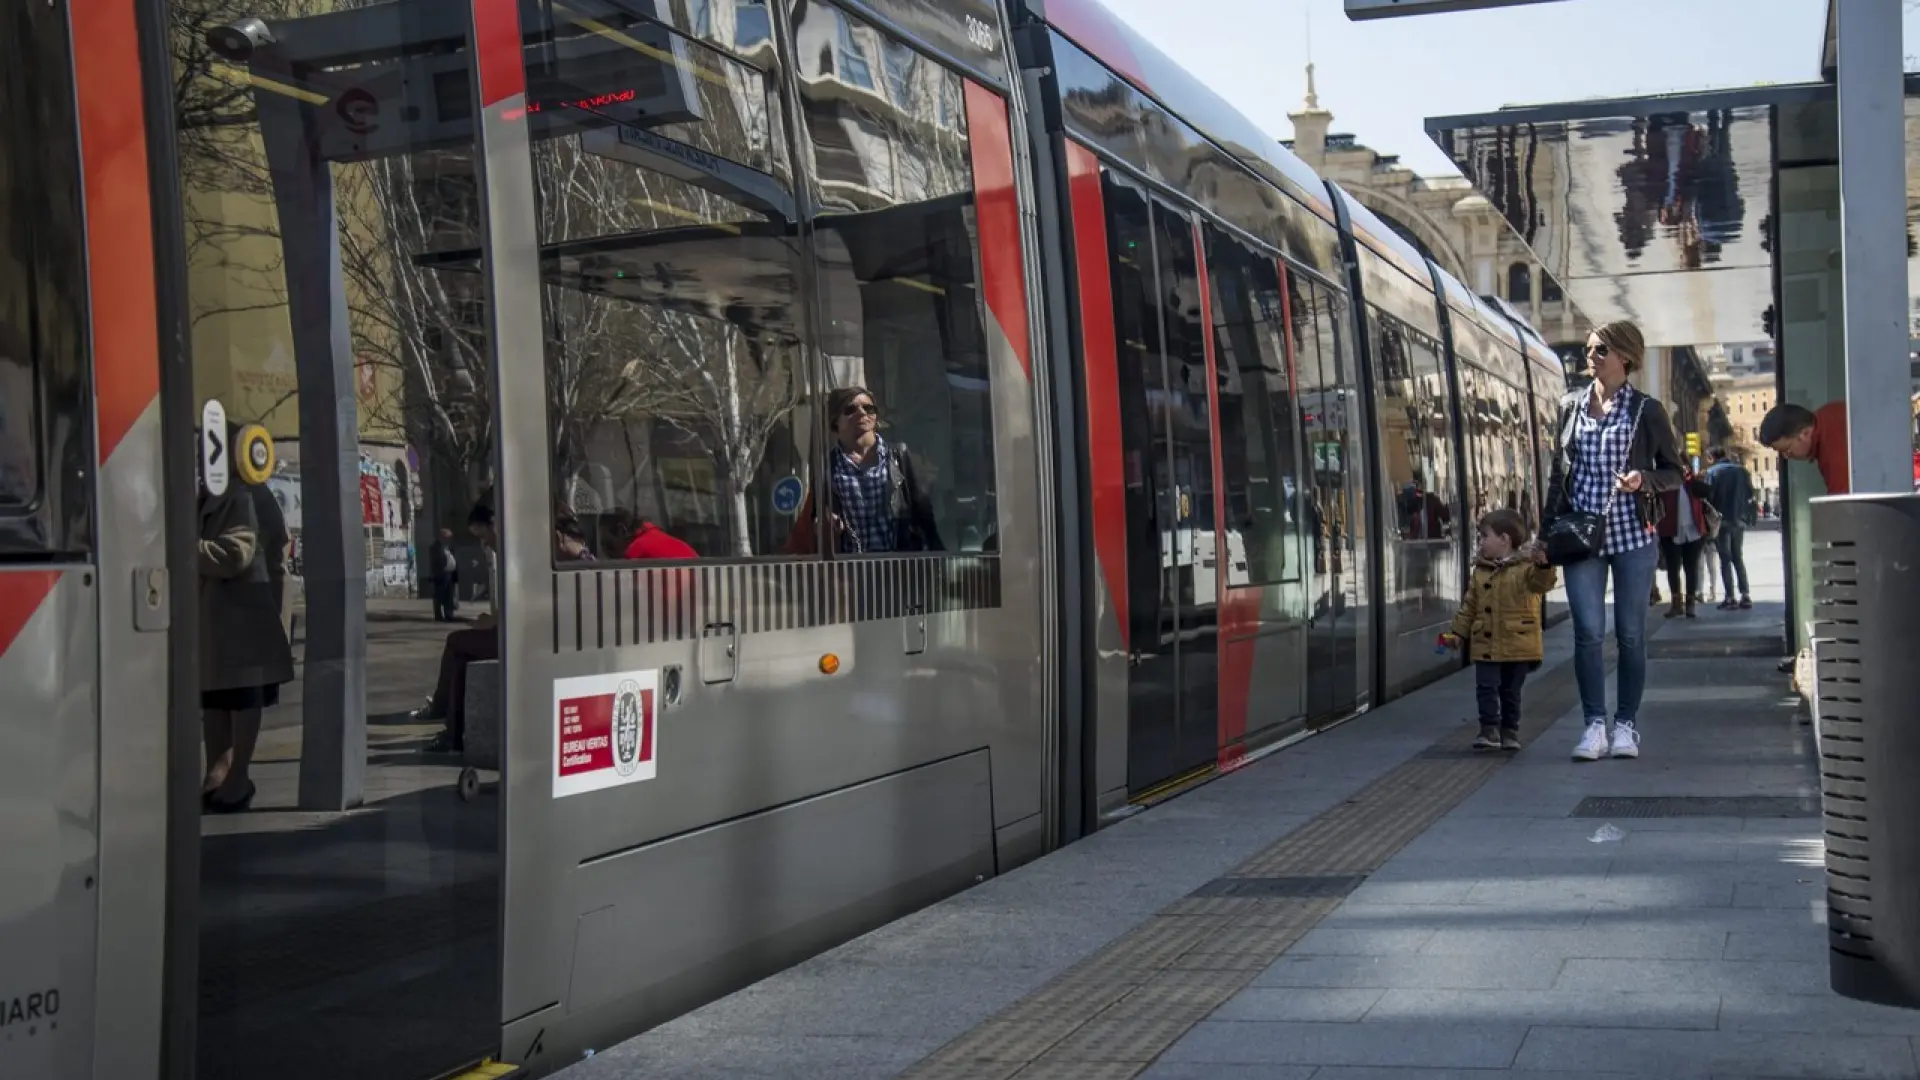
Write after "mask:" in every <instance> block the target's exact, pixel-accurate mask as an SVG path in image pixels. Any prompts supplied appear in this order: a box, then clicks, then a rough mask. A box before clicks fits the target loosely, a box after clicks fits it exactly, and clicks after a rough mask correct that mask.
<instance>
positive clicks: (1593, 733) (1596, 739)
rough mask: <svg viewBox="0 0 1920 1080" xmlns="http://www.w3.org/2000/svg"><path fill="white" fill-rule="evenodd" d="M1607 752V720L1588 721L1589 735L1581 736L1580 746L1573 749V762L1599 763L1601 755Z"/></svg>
mask: <svg viewBox="0 0 1920 1080" xmlns="http://www.w3.org/2000/svg"><path fill="white" fill-rule="evenodd" d="M1606 752H1607V722H1606V721H1605V720H1589V721H1587V733H1586V734H1585V735H1582V736H1580V745H1579V746H1576V747H1574V748H1573V760H1575V761H1598V760H1600V755H1601V754H1604V753H1606Z"/></svg>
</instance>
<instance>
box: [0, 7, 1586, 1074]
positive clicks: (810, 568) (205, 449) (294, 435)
mask: <svg viewBox="0 0 1920 1080" xmlns="http://www.w3.org/2000/svg"><path fill="white" fill-rule="evenodd" d="M6 23H7V26H8V28H9V30H10V33H7V34H4V35H0V80H5V86H6V95H5V100H7V101H8V102H9V103H10V104H11V105H12V106H13V107H11V108H9V109H7V110H5V111H4V113H0V190H4V192H5V194H6V197H7V199H8V202H7V209H6V213H5V215H4V217H0V236H3V237H4V243H0V258H4V259H5V260H6V261H7V265H6V267H5V269H4V272H0V298H3V300H4V302H3V303H0V701H3V702H4V703H5V704H4V706H0V1076H6V1077H8V1078H23V1080H78V1078H81V1077H95V1076H114V1077H128V1078H146V1077H151V1078H156V1080H157V1078H166V1080H190V1078H192V1080H240V1078H249V1080H251V1078H256V1077H261V1076H276V1077H282V1078H289V1077H292V1078H302V1077H309V1076H311V1077H320V1076H323V1075H324V1076H335V1075H341V1074H349V1075H355V1076H359V1077H363V1078H366V1080H388V1078H392V1080H425V1078H429V1077H441V1076H458V1075H473V1076H501V1075H507V1074H509V1073H511V1072H514V1071H515V1070H520V1071H523V1072H524V1073H525V1074H526V1075H541V1074H545V1073H549V1072H552V1071H554V1070H556V1069H559V1068H561V1067H563V1066H565V1065H566V1064H568V1063H570V1062H573V1061H577V1060H579V1059H580V1057H581V1056H582V1055H583V1054H584V1053H586V1052H588V1051H590V1050H593V1049H595V1048H601V1047H605V1046H608V1045H610V1044H612V1043H614V1042H616V1041H618V1040H620V1039H622V1038H625V1037H627V1036H630V1035H632V1034H634V1033H636V1032H638V1031H640V1030H643V1029H644V1028H646V1027H648V1026H651V1025H654V1024H657V1023H659V1022H662V1021H664V1020H666V1019H668V1018H670V1017H672V1016H675V1015H677V1014H679V1013H682V1012H685V1011H687V1010H688V1009H691V1008H693V1007H695V1006H697V1005H699V1004H701V1003H702V1002H705V1001H708V1000H711V999H713V998H714V997H716V996H718V995H721V994H724V993H726V992H729V991H731V990H734V989H737V988H739V987H741V986H744V985H746V984H747V983H749V982H751V981H753V980H755V979H757V978H759V977H762V976H764V975H766V974H768V973H771V972H772V971H775V970H778V969H780V968H781V967H784V966H787V965H790V964H792V963H794V962H796V961H798V960H799V959H801V958H804V957H806V956H808V955H811V954H814V953H817V952H819V951H821V950H823V949H826V948H829V947H831V946H832V945H834V944H836V943H838V942H841V941H844V940H847V939H848V938H850V937H852V936H855V935H857V934H859V933H862V932H864V931H865V930H867V929H870V928H872V927H874V926H876V925H879V924H880V923H882V922H885V921H886V920H888V919H891V918H894V917H897V916H899V915H900V914H903V913H905V912H907V911H910V910H913V909H914V908H916V907H919V906H923V905H925V904H928V903H930V902H933V901H935V900H937V899H940V898H942V897H944V896H947V895H950V894H952V893H955V892H957V891H959V890H963V889H965V888H967V887H969V886H970V885H972V884H974V883H976V882H978V881H981V880H983V879H985V878H986V877H988V876H991V875H994V874H998V873H1002V872H1005V871H1007V870H1009V869H1011V868H1013V867H1015V866H1018V865H1020V864H1021V863H1023V862H1026V861H1029V860H1032V859H1034V858H1036V857H1038V856H1040V855H1042V854H1043V853H1045V852H1047V851H1049V850H1052V849H1055V848H1057V847H1059V846H1061V845H1063V844H1066V843H1070V842H1072V841H1074V840H1076V839H1078V838H1079V837H1082V836H1085V835H1087V834H1089V833H1090V832H1092V831H1094V830H1096V829H1098V828H1099V827H1100V826H1101V825H1102V824H1103V823H1105V822H1107V821H1110V820H1113V819H1114V818H1116V817H1118V816H1121V815H1124V814H1126V813H1129V812H1131V811H1132V810H1133V809H1134V808H1137V807H1139V806H1142V805H1147V804H1150V803H1152V802H1154V801H1156V800H1158V799H1162V798H1165V797H1168V796H1170V795H1172V794H1175V793H1177V792H1178V791H1181V790H1184V789H1185V788H1186V787H1187V786H1190V785H1191V784H1194V783H1197V782H1200V781H1203V780H1205V779H1206V778H1207V777H1209V776H1211V775H1215V774H1218V773H1219V772H1221V771H1223V770H1229V769H1232V768H1235V767H1238V766H1239V765H1241V764H1243V763H1244V762H1246V761H1247V760H1249V758H1250V757H1252V756H1254V755H1258V754H1260V753H1262V752H1265V751H1266V750H1268V749H1270V748H1273V747H1277V746H1280V745H1282V744H1284V743H1285V742H1286V741H1288V740H1291V739H1294V738H1298V737H1301V736H1304V735H1306V734H1310V733H1311V732H1313V731H1315V730H1318V729H1321V728H1324V727H1326V726H1328V725H1330V724H1334V723H1338V722H1342V721H1347V720H1351V719H1353V718H1355V717H1357V716H1363V715H1364V713H1365V712H1366V711H1367V710H1368V709H1369V708H1371V707H1372V706H1373V705H1375V704H1377V703H1379V702H1382V701H1385V700H1388V699H1390V698H1392V697H1394V696H1396V695H1398V694H1402V693H1405V692H1407V691H1408V690H1409V689H1411V688H1413V687H1416V686H1419V685H1421V684H1423V683H1425V682H1427V681H1430V680H1432V679H1435V678H1438V677H1441V676H1443V675H1445V674H1447V673H1448V672H1450V671H1453V670H1456V669H1457V665H1458V661H1457V660H1454V659H1450V658H1448V657H1446V656H1440V655H1436V654H1435V652H1434V649H1433V645H1432V643H1433V640H1434V635H1435V633H1436V632H1437V630H1438V629H1439V628H1441V627H1442V626H1444V624H1445V622H1446V620H1447V619H1448V617H1449V613H1450V611H1451V609H1452V607H1453V605H1454V604H1455V603H1457V601H1458V599H1459V596H1460V591H1461V589H1462V586H1463V581H1464V577H1465V573H1466V567H1467V558H1468V554H1469V547H1470V543H1471V537H1472V534H1473V529H1472V525H1471V523H1472V522H1473V521H1474V520H1475V519H1476V517H1477V516H1478V515H1479V514H1481V513H1484V512H1485V511H1486V510H1489V509H1492V508H1494V507H1500V506H1506V507H1512V508H1515V509H1517V510H1519V511H1521V512H1522V513H1523V514H1524V515H1526V516H1527V517H1528V518H1529V519H1530V520H1531V519H1533V518H1535V517H1536V516H1537V510H1538V507H1539V503H1540V499H1541V497H1542V493H1543V492H1542V489H1543V486H1544V482H1545V474H1546V468H1545V462H1546V461H1547V460H1548V458H1547V456H1546V455H1547V454H1549V453H1550V452H1551V450H1552V447H1551V442H1552V436H1553V433H1552V432H1551V431H1550V430H1549V429H1548V427H1547V425H1546V423H1545V418H1546V417H1549V416H1551V415H1552V409H1553V404H1554V402H1555V400H1556V399H1557V398H1558V397H1559V396H1560V395H1561V394H1562V393H1563V392H1564V389H1565V385H1566V383H1565V373H1564V371H1563V369H1562V367H1561V364H1560V362H1559V360H1558V359H1557V358H1556V357H1555V355H1554V353H1553V352H1552V351H1551V350H1550V349H1548V347H1547V345H1546V343H1545V342H1544V341H1542V340H1541V339H1540V337H1539V336H1538V335H1537V334H1535V333H1534V332H1533V331H1532V330H1531V329H1530V328H1529V327H1527V326H1526V325H1525V324H1524V323H1523V322H1522V321H1521V320H1520V319H1519V318H1518V317H1517V316H1516V315H1515V313H1513V312H1512V311H1511V310H1510V309H1504V308H1501V307H1499V306H1497V305H1495V304H1493V303H1490V302H1488V301H1486V300H1483V299H1481V298H1479V297H1477V296H1475V295H1474V294H1473V292H1472V291H1471V290H1469V289H1468V288H1466V287H1465V286H1463V285H1462V284H1461V283H1460V282H1459V281H1456V280H1454V279H1453V278H1451V277H1450V276H1448V275H1447V274H1446V273H1445V272H1443V271H1442V270H1441V269H1440V268H1438V267H1437V266H1435V265H1434V264H1432V263H1431V262H1429V261H1427V260H1425V259H1424V258H1423V257H1422V256H1421V254H1420V253H1419V252H1418V251H1417V250H1416V249H1414V248H1413V247H1412V246H1411V245H1409V244H1408V243H1406V242H1405V241H1404V240H1402V239H1401V238H1400V237H1399V236H1398V235H1397V234H1396V233H1395V232H1394V231H1393V230H1392V229H1391V228H1390V227H1388V226H1387V225H1386V224H1385V223H1383V222H1382V221H1381V220H1380V219H1378V218H1377V217H1375V216H1374V215H1373V214H1371V213H1370V212H1368V211H1367V210H1366V208H1364V207H1363V206H1361V205H1360V204H1359V203H1358V202H1357V201H1355V200H1354V199H1353V198H1352V197H1351V196H1349V195H1348V194H1347V193H1346V192H1344V191H1342V190H1341V189H1340V188H1339V187H1337V186H1336V185H1332V184H1329V183H1326V182H1324V181H1323V180H1322V179H1321V178H1319V177H1318V176H1316V175H1315V174H1314V173H1313V172H1312V171H1311V170H1310V169H1308V168H1306V167H1305V166H1304V165H1303V164H1302V163H1301V162H1300V161H1299V160H1298V159H1297V158H1295V157H1293V156H1292V155H1291V154H1290V153H1289V152H1288V151H1287V150H1286V149H1285V148H1283V147H1282V146H1281V145H1280V144H1279V143H1277V142H1276V141H1275V140H1273V139H1272V138H1271V137H1269V136H1267V135H1266V134H1264V133H1262V132H1261V131H1259V130H1258V129H1257V128H1256V127H1255V126H1254V125H1253V124H1252V123H1250V122H1249V121H1248V120H1247V119H1246V118H1245V117H1243V116H1241V115H1240V114H1238V113H1236V112H1234V111H1233V110H1232V109H1231V108H1230V107H1229V106H1227V105H1226V104H1225V103H1224V102H1223V101H1222V100H1221V99H1220V98H1219V97H1217V96H1216V95H1215V94H1214V93H1213V92H1212V91H1210V90H1208V89H1207V88H1206V87H1205V86H1204V85H1202V83H1201V82H1200V81H1199V80H1197V79H1196V78H1194V77H1193V76H1192V75H1190V74H1188V73H1186V72H1184V71H1182V70H1181V69H1180V68H1179V67H1178V66H1176V65H1174V64H1173V63H1171V62H1170V61H1169V60H1168V59H1167V58H1166V57H1164V56H1163V55H1162V54H1160V53H1159V52H1158V51H1157V50H1156V49H1155V48H1154V47H1153V46H1152V45H1150V44H1149V43H1147V42H1146V41H1144V40H1142V39H1141V38H1140V37H1138V36H1137V35H1136V34H1135V33H1133V32H1132V31H1131V30H1130V29H1129V28H1128V27H1127V26H1126V25H1125V24H1124V23H1121V22H1119V21H1118V20H1116V19H1114V18H1113V17H1112V16H1111V15H1110V14H1109V13H1107V12H1106V11H1105V10H1104V9H1103V8H1101V7H1100V6H1099V5H1098V4H1097V3H1096V2H1094V0H1005V2H1004V3H1002V2H999V0H465V2H459V3H454V2H442V0H381V2H357V3H342V2H336V0H61V2H59V3H51V4H15V5H12V6H10V8H9V10H8V14H7V16H6Z"/></svg>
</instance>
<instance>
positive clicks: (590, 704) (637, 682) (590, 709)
mask: <svg viewBox="0 0 1920 1080" xmlns="http://www.w3.org/2000/svg"><path fill="white" fill-rule="evenodd" d="M659 700H660V673H659V672H658V671H620V672H615V673H613V674H610V675H582V676H580V677H578V678H573V679H555V680H554V682H553V797H554V798H556V799H558V798H561V797H563V796H567V795H580V794H583V793H585V792H589V791H600V790H602V789H604V788H610V787H618V786H620V785H621V784H632V783H636V782H638V781H641V780H651V779H653V776H654V758H655V755H656V754H658V753H659V739H658V733H659V732H658V713H657V711H656V710H657V709H658V703H659Z"/></svg>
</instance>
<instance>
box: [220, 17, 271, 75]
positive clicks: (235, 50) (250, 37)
mask: <svg viewBox="0 0 1920 1080" xmlns="http://www.w3.org/2000/svg"><path fill="white" fill-rule="evenodd" d="M271 44H273V31H272V30H270V29H268V27H267V24H266V23H265V22H264V21H262V20H260V19H256V18H254V17H253V16H251V15H250V16H248V17H246V18H244V19H236V20H235V21H233V22H230V23H228V24H226V25H225V26H216V27H214V28H213V29H211V30H208V31H207V45H208V47H210V48H212V49H213V51H214V52H216V53H219V54H220V55H221V56H223V57H225V58H226V59H228V60H231V61H233V62H234V63H236V64H245V63H248V62H250V61H252V60H253V53H254V50H255V49H258V48H260V47H261V46H263V45H271Z"/></svg>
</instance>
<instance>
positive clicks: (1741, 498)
mask: <svg viewBox="0 0 1920 1080" xmlns="http://www.w3.org/2000/svg"><path fill="white" fill-rule="evenodd" d="M1707 456H1708V457H1710V458H1712V459H1713V467H1712V468H1710V469H1708V470H1707V474H1706V475H1707V492H1708V495H1707V498H1708V499H1709V500H1711V501H1712V503H1713V505H1714V508H1715V509H1717V510H1719V511H1720V535H1719V536H1716V537H1714V538H1713V546H1714V547H1715V548H1716V549H1717V550H1718V551H1719V553H1720V585H1721V590H1720V591H1721V596H1722V598H1721V600H1720V607H1721V609H1722V610H1726V611H1731V610H1733V609H1735V608H1739V609H1740V610H1742V611H1745V610H1749V609H1751V608H1752V607H1753V594H1752V593H1751V592H1749V591H1748V590H1747V555H1746V550H1745V543H1746V533H1747V530H1748V529H1750V528H1752V527H1753V525H1754V524H1755V522H1757V521H1758V520H1759V514H1758V511H1757V509H1756V507H1755V505H1754V497H1753V474H1752V473H1750V472H1748V471H1747V468H1746V466H1744V465H1742V464H1740V463H1739V462H1738V461H1735V460H1734V458H1733V455H1732V454H1729V453H1728V452H1727V448H1726V447H1724V446H1716V447H1714V448H1713V449H1712V450H1711V451H1710V452H1709V453H1708V455H1707ZM1736 575H1737V576H1738V578H1739V584H1740V591H1739V593H1738V594H1736V593H1735V592H1734V591H1733V586H1734V579H1735V576H1736Z"/></svg>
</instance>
